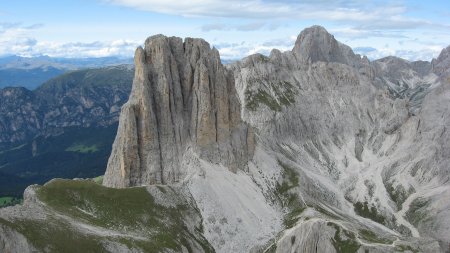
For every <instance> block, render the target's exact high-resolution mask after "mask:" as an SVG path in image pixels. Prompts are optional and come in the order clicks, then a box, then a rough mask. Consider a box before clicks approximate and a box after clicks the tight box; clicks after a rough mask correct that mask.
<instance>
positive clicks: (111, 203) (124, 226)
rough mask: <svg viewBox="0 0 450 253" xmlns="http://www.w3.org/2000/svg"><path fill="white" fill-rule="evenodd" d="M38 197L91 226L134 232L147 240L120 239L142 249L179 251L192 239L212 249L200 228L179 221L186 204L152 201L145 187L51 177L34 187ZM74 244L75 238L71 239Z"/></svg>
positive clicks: (130, 233) (61, 211) (127, 232)
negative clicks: (162, 204) (191, 228)
mask: <svg viewBox="0 0 450 253" xmlns="http://www.w3.org/2000/svg"><path fill="white" fill-rule="evenodd" d="M37 195H38V197H39V199H40V200H41V201H43V202H45V203H46V204H47V205H48V206H50V207H51V208H53V209H54V210H56V211H57V212H59V213H62V214H64V215H67V216H70V217H72V218H74V219H76V220H79V221H82V222H84V223H87V224H89V225H92V226H98V227H101V228H105V229H110V230H114V231H118V232H121V233H123V234H127V235H132V234H136V235H138V236H139V237H140V238H148V240H147V239H146V240H137V239H134V238H132V239H130V237H124V238H119V239H114V240H119V242H120V243H122V244H125V245H127V246H128V247H130V248H140V249H143V250H145V251H146V252H161V251H164V249H171V250H174V251H176V252H179V251H181V249H182V248H181V245H183V246H185V247H190V245H189V242H188V241H187V238H189V239H191V241H192V240H194V241H195V242H197V243H198V244H199V245H200V246H201V247H203V248H204V249H205V251H207V252H212V251H213V249H212V247H211V246H210V245H209V243H208V242H207V241H206V239H204V237H203V236H202V235H201V234H200V232H198V233H197V232H196V234H195V235H193V234H192V233H191V232H190V231H189V230H188V229H187V227H186V225H185V223H184V222H183V217H184V216H183V213H184V212H185V211H186V212H187V211H188V208H189V206H187V205H181V204H180V205H177V206H176V207H165V206H161V205H158V204H157V203H155V201H154V198H153V196H152V195H151V194H150V193H149V192H148V191H147V189H146V188H145V187H133V188H125V189H114V188H107V187H104V186H101V185H99V184H97V183H95V182H94V181H92V180H81V181H80V180H62V179H58V180H52V181H51V182H49V183H47V184H46V185H44V186H42V187H41V188H39V189H38V190H37ZM72 243H74V244H75V241H72Z"/></svg>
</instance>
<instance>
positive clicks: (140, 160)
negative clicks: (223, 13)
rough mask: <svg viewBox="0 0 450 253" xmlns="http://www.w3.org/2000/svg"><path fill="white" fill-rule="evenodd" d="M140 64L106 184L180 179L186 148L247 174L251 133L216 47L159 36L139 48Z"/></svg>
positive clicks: (115, 185) (122, 113) (122, 185)
mask: <svg viewBox="0 0 450 253" xmlns="http://www.w3.org/2000/svg"><path fill="white" fill-rule="evenodd" d="M135 64H136V67H135V77H134V81H133V88H132V92H131V94H130V98H129V100H128V102H127V103H126V104H125V105H124V106H123V107H122V110H121V114H120V120H119V127H118V131H117V137H116V140H115V142H114V145H113V149H112V153H111V157H110V159H109V162H108V166H107V170H106V174H105V178H104V181H103V183H104V184H105V185H107V186H110V187H119V188H120V187H128V186H136V185H149V184H155V183H157V184H166V183H174V182H179V181H181V180H183V179H184V176H186V174H187V169H186V167H183V166H181V164H183V162H185V160H184V159H187V158H186V157H188V156H185V154H187V150H192V151H193V152H195V154H197V155H199V157H201V158H203V159H206V160H207V161H210V162H213V163H217V164H219V163H220V164H224V165H226V166H227V167H228V168H229V169H230V170H232V171H237V169H245V166H246V164H247V161H248V158H249V157H251V153H252V152H253V146H252V145H248V143H250V142H251V141H252V140H253V135H252V132H251V129H249V128H248V127H247V125H246V124H245V123H244V122H243V121H242V120H241V116H240V104H239V101H238V97H237V94H236V89H235V87H234V80H233V79H232V77H231V76H232V73H231V72H228V70H227V69H225V68H224V67H223V65H222V64H221V63H220V57H219V53H218V51H217V49H211V48H210V46H209V43H207V42H206V41H205V40H203V39H192V38H186V39H185V41H184V42H183V40H182V39H181V38H177V37H166V36H163V35H155V36H151V37H149V38H148V39H147V40H146V41H145V47H144V48H142V47H139V48H138V49H137V50H136V54H135ZM190 152H191V151H190Z"/></svg>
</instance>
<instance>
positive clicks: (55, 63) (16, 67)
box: [0, 55, 133, 90]
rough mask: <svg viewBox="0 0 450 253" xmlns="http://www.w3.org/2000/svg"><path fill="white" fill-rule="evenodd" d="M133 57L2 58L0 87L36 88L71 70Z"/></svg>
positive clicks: (109, 63)
mask: <svg viewBox="0 0 450 253" xmlns="http://www.w3.org/2000/svg"><path fill="white" fill-rule="evenodd" d="M132 62H133V61H132V59H131V58H117V57H100V58H52V57H48V56H39V57H21V56H15V55H14V56H7V57H3V58H0V88H4V87H25V88H27V89H30V90H32V89H35V88H36V87H38V86H39V85H41V84H43V83H44V82H46V81H47V80H49V79H51V78H53V77H56V76H58V75H61V74H63V73H65V72H67V71H70V70H78V69H86V68H98V67H106V66H114V65H123V64H132Z"/></svg>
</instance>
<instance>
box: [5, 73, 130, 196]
mask: <svg viewBox="0 0 450 253" xmlns="http://www.w3.org/2000/svg"><path fill="white" fill-rule="evenodd" d="M133 72H134V70H133V68H132V66H131V65H120V66H112V67H103V68H95V69H83V70H76V71H69V72H68V73H65V74H62V75H60V76H58V77H56V78H53V79H51V80H49V81H47V82H45V83H44V84H43V85H41V86H39V87H38V88H37V89H35V90H33V91H30V90H28V89H26V88H23V87H8V88H3V89H0V197H1V196H18V195H20V194H21V192H22V191H23V190H24V189H25V187H26V186H28V185H30V184H34V183H43V182H46V181H47V180H49V179H51V178H54V177H62V178H73V177H92V176H96V175H100V174H103V172H104V170H105V168H106V161H107V159H108V156H109V153H110V151H111V145H112V141H113V140H114V136H115V134H116V129H117V120H118V115H119V111H120V107H121V106H122V104H123V103H124V102H125V101H126V100H127V98H128V94H129V92H130V89H131V83H132V78H133Z"/></svg>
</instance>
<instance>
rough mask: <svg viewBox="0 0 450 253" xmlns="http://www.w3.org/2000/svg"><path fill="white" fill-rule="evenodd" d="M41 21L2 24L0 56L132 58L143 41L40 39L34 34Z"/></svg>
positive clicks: (0, 24) (0, 26) (0, 30)
mask: <svg viewBox="0 0 450 253" xmlns="http://www.w3.org/2000/svg"><path fill="white" fill-rule="evenodd" d="M41 27H42V25H41V24H33V25H27V26H26V25H22V24H21V23H0V56H4V55H20V56H27V57H32V56H40V55H48V56H51V57H77V58H78V57H105V56H122V57H132V56H133V52H134V50H135V49H136V47H137V46H139V45H141V44H142V42H141V41H132V40H113V41H96V42H89V43H84V42H70V43H57V42H51V41H38V40H36V39H35V38H33V36H32V35H31V34H32V32H34V31H35V30H37V29H39V28H41Z"/></svg>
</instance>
